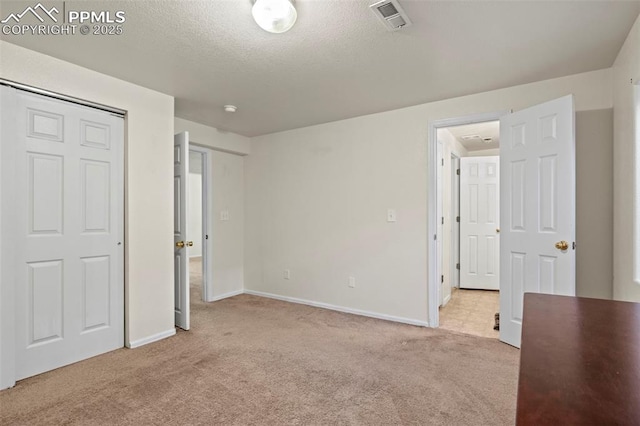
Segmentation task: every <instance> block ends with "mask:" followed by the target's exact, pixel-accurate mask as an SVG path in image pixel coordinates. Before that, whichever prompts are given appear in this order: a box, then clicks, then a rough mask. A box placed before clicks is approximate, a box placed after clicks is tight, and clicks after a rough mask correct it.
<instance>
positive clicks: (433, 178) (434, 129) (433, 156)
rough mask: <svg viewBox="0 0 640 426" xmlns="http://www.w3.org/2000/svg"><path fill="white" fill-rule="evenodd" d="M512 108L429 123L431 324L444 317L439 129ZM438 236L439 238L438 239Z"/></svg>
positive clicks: (498, 114)
mask: <svg viewBox="0 0 640 426" xmlns="http://www.w3.org/2000/svg"><path fill="white" fill-rule="evenodd" d="M509 113H510V111H499V112H490V113H483V114H474V115H468V116H464V117H456V118H445V119H442V120H434V121H431V122H429V133H428V139H427V145H428V146H427V152H428V154H429V157H428V163H427V164H428V167H429V183H428V191H429V192H428V194H427V241H428V242H429V247H428V250H427V253H428V254H427V256H428V267H429V271H428V275H427V297H428V300H427V312H428V313H429V314H428V320H429V321H428V323H429V324H431V327H433V328H437V327H438V326H439V325H440V318H439V315H438V305H439V302H440V300H439V296H438V292H439V287H438V286H439V285H440V280H439V277H440V275H441V272H440V265H438V261H437V240H436V239H435V238H437V235H438V224H437V206H438V204H437V203H438V198H437V180H438V169H439V167H438V164H437V163H438V155H437V145H438V144H437V142H438V129H439V128H443V127H451V126H462V125H464V124H473V123H482V122H484V121H495V120H500V118H501V117H502V116H504V115H506V114H509ZM434 237H435V238H434Z"/></svg>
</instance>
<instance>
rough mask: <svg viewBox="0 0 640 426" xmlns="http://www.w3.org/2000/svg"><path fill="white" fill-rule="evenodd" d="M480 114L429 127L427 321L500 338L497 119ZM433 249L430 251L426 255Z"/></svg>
mask: <svg viewBox="0 0 640 426" xmlns="http://www.w3.org/2000/svg"><path fill="white" fill-rule="evenodd" d="M504 114H505V113H493V114H483V115H478V116H472V117H462V118H454V119H447V120H440V121H438V122H434V123H432V124H431V126H430V136H431V141H433V142H432V144H431V145H432V146H431V161H430V166H431V167H432V168H431V171H432V173H431V177H432V180H431V182H433V183H434V184H432V185H431V188H430V189H431V191H430V204H429V206H430V208H429V218H430V220H429V226H430V230H433V231H435V232H434V233H433V234H434V235H433V242H434V244H433V246H432V248H433V251H432V252H431V253H432V254H430V256H429V267H430V271H431V272H430V274H429V286H428V292H429V323H430V324H431V326H432V327H442V328H445V329H448V330H453V331H458V332H462V333H467V334H474V335H479V336H483V337H492V338H498V337H499V331H498V330H495V329H494V326H495V325H496V313H498V312H499V310H500V298H499V287H500V284H499V271H500V263H499V259H500V249H499V232H500V229H499V228H500V225H499V224H500V222H499V220H500V187H499V185H500V177H499V170H500V166H499V155H500V148H499V140H500V121H499V119H500V117H501V116H503V115H504ZM430 251H431V250H430Z"/></svg>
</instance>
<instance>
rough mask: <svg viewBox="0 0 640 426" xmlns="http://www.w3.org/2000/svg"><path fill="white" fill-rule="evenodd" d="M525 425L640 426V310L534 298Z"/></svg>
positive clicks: (525, 370)
mask: <svg viewBox="0 0 640 426" xmlns="http://www.w3.org/2000/svg"><path fill="white" fill-rule="evenodd" d="M523 316H524V319H523V327H522V344H521V352H520V377H519V381H518V406H517V414H516V424H518V425H640V304H637V303H629V302H617V301H611V300H599V299H587V298H581V297H565V296H555V295H546V294H533V293H527V294H525V296H524V315H523Z"/></svg>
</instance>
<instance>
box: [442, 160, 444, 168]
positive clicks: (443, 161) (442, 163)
mask: <svg viewBox="0 0 640 426" xmlns="http://www.w3.org/2000/svg"><path fill="white" fill-rule="evenodd" d="M442 165H443V166H444V158H443V159H442Z"/></svg>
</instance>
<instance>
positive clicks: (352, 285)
mask: <svg viewBox="0 0 640 426" xmlns="http://www.w3.org/2000/svg"><path fill="white" fill-rule="evenodd" d="M349 288H356V277H349Z"/></svg>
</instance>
